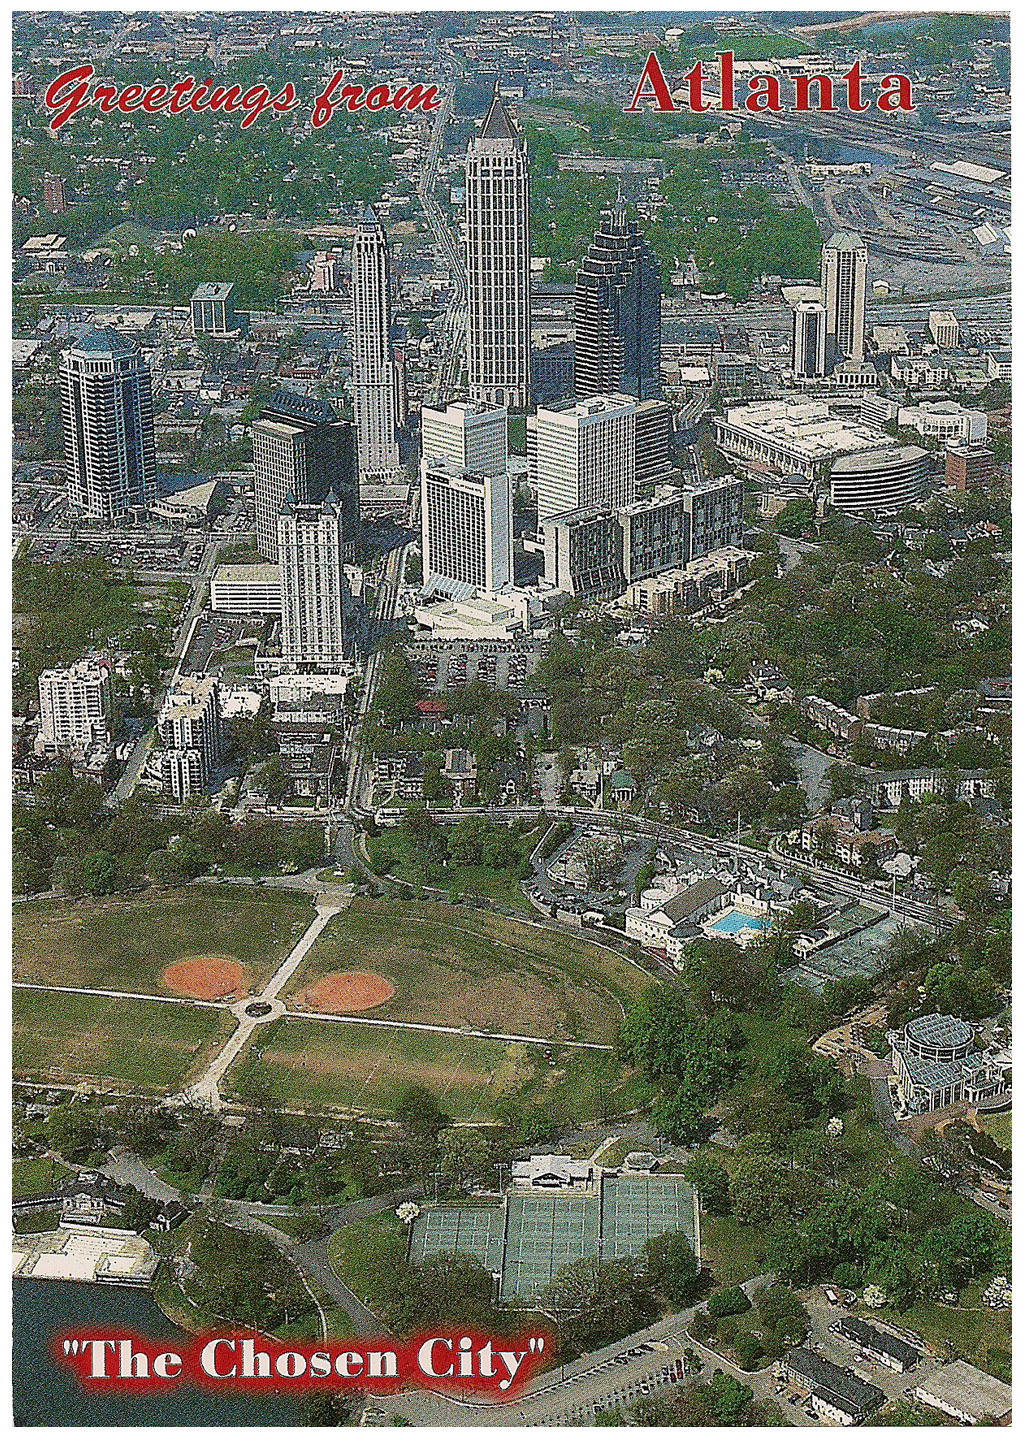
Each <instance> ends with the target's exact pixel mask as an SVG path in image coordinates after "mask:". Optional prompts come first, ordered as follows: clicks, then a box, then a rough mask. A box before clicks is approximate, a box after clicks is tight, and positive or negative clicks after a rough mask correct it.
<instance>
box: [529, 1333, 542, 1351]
mask: <svg viewBox="0 0 1025 1439" xmlns="http://www.w3.org/2000/svg"><path fill="white" fill-rule="evenodd" d="M527 1347H528V1348H529V1350H530V1352H531V1354H541V1353H543V1351H544V1347H545V1341H544V1340H543V1339H542V1338H541V1337H540V1336H538V1337H536V1338H532V1339H528V1340H527Z"/></svg>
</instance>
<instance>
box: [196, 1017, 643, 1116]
mask: <svg viewBox="0 0 1025 1439" xmlns="http://www.w3.org/2000/svg"><path fill="white" fill-rule="evenodd" d="M551 1053H552V1061H553V1062H552V1063H551V1064H549V1063H548V1061H547V1059H546V1058H545V1054H544V1051H543V1049H542V1048H541V1047H540V1046H539V1045H527V1044H517V1043H506V1042H505V1041H503V1040H492V1039H474V1038H473V1037H471V1036H469V1035H450V1034H434V1033H431V1032H429V1031H423V1030H410V1029H391V1028H385V1027H383V1026H377V1025H362V1024H351V1025H350V1024H338V1023H332V1022H331V1021H327V1020H316V1019H303V1018H296V1017H294V1016H288V1017H286V1018H283V1019H281V1020H278V1021H277V1022H275V1023H274V1024H270V1025H267V1026H266V1027H265V1028H264V1029H258V1030H256V1031H255V1033H254V1035H253V1038H252V1040H251V1041H250V1047H249V1049H248V1050H244V1051H243V1054H242V1056H241V1057H240V1059H239V1061H237V1062H236V1065H235V1066H233V1068H232V1069H230V1070H229V1071H228V1073H227V1075H226V1076H225V1083H226V1085H227V1086H228V1088H229V1089H231V1087H232V1083H233V1078H234V1077H235V1076H237V1075H238V1074H239V1073H240V1072H241V1070H243V1069H244V1067H245V1063H246V1061H247V1060H248V1059H250V1058H252V1057H255V1056H259V1058H260V1061H261V1069H262V1073H263V1075H264V1077H265V1078H266V1081H267V1083H268V1085H269V1089H270V1094H271V1096H272V1098H273V1099H274V1100H275V1101H277V1102H278V1103H280V1104H282V1105H288V1106H296V1107H299V1108H310V1107H321V1106H325V1107H328V1108H335V1109H344V1110H350V1111H355V1112H356V1113H362V1114H370V1115H375V1116H381V1117H387V1116H390V1115H392V1114H393V1113H394V1112H395V1107H396V1104H397V1102H398V1099H399V1097H400V1096H401V1094H402V1093H403V1091H404V1090H405V1089H407V1088H408V1087H409V1086H410V1085H424V1086H425V1087H426V1088H427V1089H429V1090H430V1091H431V1092H432V1093H433V1094H434V1095H435V1096H436V1097H437V1099H438V1102H439V1104H440V1105H441V1107H442V1108H443V1109H444V1110H445V1112H446V1113H447V1114H449V1115H451V1116H452V1118H453V1119H456V1120H468V1121H476V1122H478V1123H481V1124H486V1123H492V1122H494V1121H495V1120H497V1119H499V1118H503V1117H506V1116H509V1115H510V1114H512V1115H513V1117H515V1114H516V1113H517V1112H518V1111H519V1110H521V1109H522V1108H523V1107H524V1105H528V1104H536V1105H540V1106H543V1108H544V1109H545V1111H546V1113H548V1114H551V1115H552V1116H553V1118H559V1119H565V1120H566V1121H567V1122H569V1121H581V1122H582V1121H584V1120H588V1119H595V1118H602V1117H606V1116H612V1115H615V1114H621V1113H625V1112H630V1111H632V1110H634V1109H636V1108H638V1107H639V1106H640V1105H641V1104H643V1103H644V1102H645V1101H646V1099H647V1098H648V1097H649V1095H650V1090H649V1089H648V1088H647V1086H646V1085H645V1084H644V1081H643V1080H642V1079H640V1077H639V1076H638V1075H636V1073H634V1072H633V1071H628V1070H624V1069H623V1067H622V1066H621V1065H620V1063H619V1061H618V1060H617V1059H616V1057H615V1056H614V1055H613V1054H612V1053H610V1052H607V1051H603V1050H586V1049H568V1048H564V1047H559V1046H557V1045H553V1046H552V1050H551Z"/></svg>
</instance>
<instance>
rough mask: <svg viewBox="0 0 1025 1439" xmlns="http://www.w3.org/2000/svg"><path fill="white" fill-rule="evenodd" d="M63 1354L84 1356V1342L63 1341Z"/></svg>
mask: <svg viewBox="0 0 1025 1439" xmlns="http://www.w3.org/2000/svg"><path fill="white" fill-rule="evenodd" d="M64 1353H65V1354H84V1353H85V1341H84V1340H82V1339H65V1341H64Z"/></svg>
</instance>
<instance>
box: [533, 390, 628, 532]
mask: <svg viewBox="0 0 1025 1439" xmlns="http://www.w3.org/2000/svg"><path fill="white" fill-rule="evenodd" d="M636 408H637V407H636V403H635V402H634V401H633V400H632V399H630V397H629V396H628V395H594V396H592V397H591V398H590V399H587V400H578V401H577V402H576V404H573V405H567V406H565V407H564V408H563V409H558V410H545V409H539V410H538V412H537V417H536V424H535V425H534V426H532V429H533V430H534V434H535V436H536V459H535V461H534V465H535V475H536V485H537V522H538V527H539V528H540V526H541V525H543V524H544V522H545V521H546V520H547V519H550V518H551V516H552V515H559V514H563V513H564V512H565V511H567V510H578V509H581V508H582V507H585V506H589V505H598V506H601V507H602V508H603V509H608V510H613V509H618V508H619V506H620V505H628V504H630V503H631V502H632V501H633V500H634V499H635V498H636V476H637V458H636V451H635V425H634V415H635V411H636Z"/></svg>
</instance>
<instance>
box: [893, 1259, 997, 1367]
mask: <svg viewBox="0 0 1025 1439" xmlns="http://www.w3.org/2000/svg"><path fill="white" fill-rule="evenodd" d="M984 1288H985V1283H980V1282H978V1281H976V1282H975V1283H973V1284H970V1285H969V1286H968V1288H967V1289H965V1290H964V1291H963V1292H962V1294H961V1296H960V1300H959V1304H958V1307H957V1308H951V1307H948V1306H947V1305H945V1304H934V1303H933V1302H932V1301H931V1300H928V1299H921V1300H919V1301H918V1302H917V1303H915V1304H912V1305H911V1306H910V1307H909V1308H907V1309H900V1310H891V1309H881V1310H880V1311H879V1313H880V1316H881V1317H882V1318H883V1319H889V1320H891V1321H892V1322H893V1323H895V1324H903V1325H904V1326H905V1327H906V1328H908V1329H913V1330H914V1331H915V1333H916V1334H920V1335H921V1336H922V1338H923V1339H924V1340H925V1342H926V1344H928V1345H929V1347H930V1348H931V1349H932V1350H934V1351H935V1353H937V1354H938V1355H940V1357H941V1358H943V1359H947V1358H951V1359H964V1360H965V1361H966V1362H967V1363H968V1364H974V1365H976V1367H977V1368H979V1369H984V1370H985V1371H986V1373H987V1374H995V1375H996V1377H997V1378H998V1379H1004V1380H1005V1381H1007V1380H1009V1379H1010V1365H1011V1313H1010V1311H1009V1310H1007V1309H1003V1310H993V1309H989V1308H988V1307H987V1306H986V1305H985V1304H983V1303H982V1299H981V1297H980V1296H981V1293H982V1290H983V1289H984Z"/></svg>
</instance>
